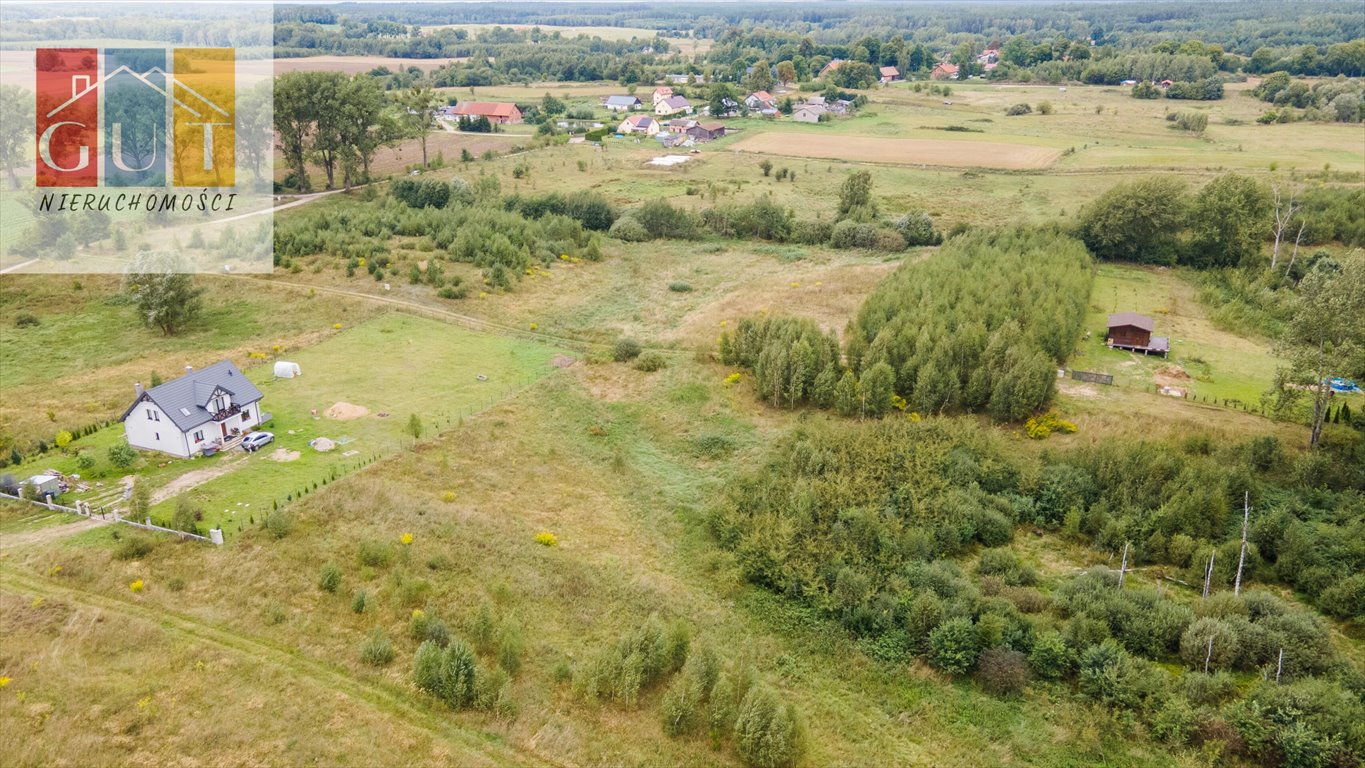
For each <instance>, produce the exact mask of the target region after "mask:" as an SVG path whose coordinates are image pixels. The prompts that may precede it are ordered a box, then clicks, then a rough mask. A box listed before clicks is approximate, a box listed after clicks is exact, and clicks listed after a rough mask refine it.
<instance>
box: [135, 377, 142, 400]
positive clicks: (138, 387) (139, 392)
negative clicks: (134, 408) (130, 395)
mask: <svg viewBox="0 0 1365 768" xmlns="http://www.w3.org/2000/svg"><path fill="white" fill-rule="evenodd" d="M133 392H135V393H137V394H136V396H137V397H142V382H140V381H139V382H135V383H134V384H133Z"/></svg>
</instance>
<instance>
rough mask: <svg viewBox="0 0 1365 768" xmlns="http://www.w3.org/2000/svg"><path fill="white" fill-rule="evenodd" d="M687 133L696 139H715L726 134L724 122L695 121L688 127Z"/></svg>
mask: <svg viewBox="0 0 1365 768" xmlns="http://www.w3.org/2000/svg"><path fill="white" fill-rule="evenodd" d="M687 135H688V136H691V137H692V138H693V139H695V140H696V141H715V140H716V139H719V138H722V137H724V136H725V124H724V123H694V124H693V125H691V126H690V127H688V129H687Z"/></svg>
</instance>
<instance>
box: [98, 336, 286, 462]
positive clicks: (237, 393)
mask: <svg viewBox="0 0 1365 768" xmlns="http://www.w3.org/2000/svg"><path fill="white" fill-rule="evenodd" d="M134 388H135V391H136V392H137V396H136V397H135V398H134V399H133V404H132V405H130V406H128V410H127V411H125V412H124V414H123V431H124V434H126V435H127V437H128V444H129V445H131V446H133V447H134V448H142V449H144V450H148V451H161V452H163V453H169V454H171V455H173V456H181V457H185V458H188V457H190V456H193V455H194V454H196V453H199V452H200V451H202V450H203V449H204V448H205V446H216V445H218V444H219V443H221V442H226V441H228V440H231V439H232V438H233V437H235V436H236V435H239V434H241V433H244V432H246V431H248V430H249V429H252V428H254V427H256V426H258V425H259V424H260V423H261V390H259V389H257V388H256V385H254V384H252V383H251V382H250V381H249V380H248V379H247V377H246V375H245V374H243V373H242V372H241V371H240V370H239V369H238V368H237V366H235V365H233V364H232V361H231V360H224V361H222V362H219V363H214V364H213V365H210V366H209V367H207V368H204V369H203V370H199V371H196V370H194V369H193V368H190V367H188V366H186V368H185V375H184V376H181V377H180V378H178V379H175V380H174V381H168V382H166V383H165V384H162V385H160V386H156V387H152V388H151V389H148V390H144V389H143V388H142V385H141V384H136V385H134Z"/></svg>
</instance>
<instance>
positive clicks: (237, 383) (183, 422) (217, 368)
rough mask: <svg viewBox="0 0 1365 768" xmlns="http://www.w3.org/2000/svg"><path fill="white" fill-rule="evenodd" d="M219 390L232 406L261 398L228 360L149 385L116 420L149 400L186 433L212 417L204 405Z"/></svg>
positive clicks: (258, 391)
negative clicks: (155, 385) (156, 385)
mask: <svg viewBox="0 0 1365 768" xmlns="http://www.w3.org/2000/svg"><path fill="white" fill-rule="evenodd" d="M220 389H221V390H223V391H224V392H227V393H228V394H229V395H230V396H231V397H232V403H233V405H238V406H241V405H248V404H250V403H254V402H256V401H257V400H260V399H261V390H259V389H257V388H256V385H255V384H252V383H251V381H250V380H249V379H247V377H246V374H244V373H242V372H241V370H240V369H238V368H237V366H235V365H233V364H232V361H231V360H223V361H222V362H218V363H214V364H213V365H210V366H209V367H207V368H201V369H200V370H197V371H192V372H190V373H187V374H185V375H184V376H181V377H180V378H178V379H175V380H173V381H168V382H166V383H165V384H162V385H161V386H159V387H152V388H151V389H149V390H147V391H146V392H144V393H142V395H141V396H140V397H138V398H137V399H136V400H134V401H133V404H132V405H130V406H128V410H126V411H124V412H123V416H122V417H120V418H119V421H123V420H124V419H127V418H128V414H130V413H132V412H133V409H135V408H137V406H138V404H139V403H141V402H142V401H143V400H150V401H151V402H153V403H155V404H156V406H157V407H158V408H160V409H161V410H162V411H163V412H164V413H165V414H166V415H167V416H170V417H171V421H172V422H174V423H175V426H176V427H177V428H179V429H180V431H181V432H188V431H190V430H191V429H194V428H195V427H197V426H199V425H200V424H204V423H207V422H209V421H211V420H212V419H213V414H211V413H209V412H208V409H206V408H205V407H204V406H206V405H208V403H209V400H210V399H212V398H213V393H214V392H216V391H218V390H220Z"/></svg>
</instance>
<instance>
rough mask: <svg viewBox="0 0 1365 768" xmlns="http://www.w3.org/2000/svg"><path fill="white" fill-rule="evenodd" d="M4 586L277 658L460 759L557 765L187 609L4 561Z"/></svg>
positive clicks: (0, 575) (0, 583) (402, 695)
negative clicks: (442, 744)
mask: <svg viewBox="0 0 1365 768" xmlns="http://www.w3.org/2000/svg"><path fill="white" fill-rule="evenodd" d="M0 589H4V590H5V591H9V592H13V593H19V592H23V593H28V594H31V595H34V596H41V597H43V598H44V599H47V600H61V601H65V602H69V603H73V604H76V605H80V606H85V607H89V608H94V609H97V610H100V611H106V612H109V613H112V614H116V615H119V616H123V617H126V618H131V619H136V620H140V621H145V622H149V623H151V624H154V625H156V626H158V627H160V628H161V629H162V630H164V631H166V632H168V633H171V634H175V635H179V636H182V637H185V638H187V639H190V640H193V641H197V642H201V643H207V644H209V645H213V646H216V647H218V648H220V649H223V650H227V651H231V652H234V653H238V654H242V655H245V656H249V657H250V658H251V659H252V660H254V661H257V662H263V663H268V664H272V665H274V666H276V667H278V668H279V669H281V670H283V671H284V672H286V673H288V674H290V675H293V676H297V677H300V678H307V679H309V680H311V681H312V682H314V683H316V684H318V685H320V686H322V687H324V688H327V689H331V690H336V691H339V692H341V693H343V694H345V695H346V696H347V697H349V698H350V699H351V700H353V701H355V702H359V703H363V704H365V705H367V706H369V707H370V708H371V709H373V710H375V711H376V712H379V713H381V714H384V715H388V716H391V717H395V718H401V719H402V720H403V721H404V722H405V723H407V724H408V725H413V726H417V727H420V728H423V729H425V730H427V731H429V732H430V733H431V734H433V735H434V736H437V737H440V738H442V739H443V740H445V741H447V742H449V743H450V744H452V745H454V746H457V747H459V748H461V749H463V750H467V752H466V753H465V754H464V755H463V756H462V757H461V759H460V764H462V765H518V766H525V765H547V766H548V765H557V763H553V762H550V761H548V760H546V759H545V758H544V757H542V756H540V755H537V754H534V753H531V752H528V751H526V750H520V749H517V748H515V747H513V746H511V745H508V744H505V743H503V742H501V740H500V739H499V738H497V737H495V736H491V735H485V734H478V733H474V732H471V731H470V730H468V729H466V728H462V727H460V726H458V725H457V724H455V723H453V722H451V721H450V720H449V719H448V718H445V717H442V716H441V715H440V714H438V713H435V712H432V711H429V710H427V709H426V708H423V707H419V706H415V705H414V704H412V703H410V702H409V701H407V700H406V699H407V698H408V697H409V696H410V694H409V693H408V692H405V691H398V690H394V689H393V687H392V686H387V685H374V684H369V683H366V682H364V681H361V680H357V679H355V678H354V677H351V676H349V675H348V674H346V673H345V672H344V671H343V670H341V669H339V668H336V667H333V666H332V665H329V664H326V663H324V662H322V661H318V660H316V659H311V658H308V657H306V656H303V655H302V654H299V653H297V652H291V651H288V650H286V649H284V648H281V647H279V646H277V645H274V644H271V643H267V642H264V641H262V640H259V639H256V638H252V637H248V636H245V635H240V634H236V633H233V632H230V631H227V630H224V629H220V628H218V627H214V626H212V625H209V624H206V623H204V622H201V621H198V620H196V619H193V618H190V617H188V616H185V615H183V614H179V613H175V612H173V611H169V610H166V609H164V608H150V607H145V606H141V605H137V604H135V603H132V602H129V601H126V600H118V599H115V598H110V597H105V596H103V595H98V594H94V593H91V592H86V591H84V590H80V589H74V588H71V587H65V586H60V585H58V584H54V583H52V582H51V581H47V580H42V579H36V578H33V577H30V576H27V575H24V574H21V573H19V572H17V571H15V570H14V569H13V568H10V567H6V566H0ZM476 758H477V761H476Z"/></svg>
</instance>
